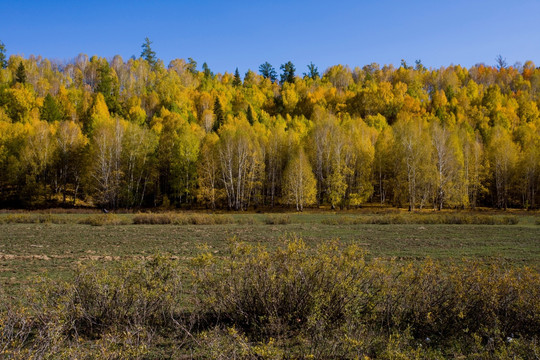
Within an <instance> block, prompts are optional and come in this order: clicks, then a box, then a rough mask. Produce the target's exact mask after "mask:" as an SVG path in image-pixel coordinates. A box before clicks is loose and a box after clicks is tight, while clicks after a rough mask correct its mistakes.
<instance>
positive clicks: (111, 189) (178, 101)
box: [0, 39, 540, 210]
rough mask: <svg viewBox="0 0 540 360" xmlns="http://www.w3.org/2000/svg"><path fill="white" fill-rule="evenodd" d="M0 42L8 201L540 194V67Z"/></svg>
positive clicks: (412, 199) (441, 203)
mask: <svg viewBox="0 0 540 360" xmlns="http://www.w3.org/2000/svg"><path fill="white" fill-rule="evenodd" d="M142 48H143V49H142V53H141V57H139V58H134V57H132V58H131V59H129V60H127V61H125V60H123V59H122V58H121V57H120V56H115V57H114V58H112V59H105V58H100V57H97V56H92V57H88V56H87V55H84V54H81V55H79V56H77V57H76V58H75V59H73V60H72V61H70V62H68V63H67V64H66V63H58V62H55V61H51V60H49V59H45V58H42V57H39V56H38V57H36V56H30V57H28V58H22V57H20V56H17V55H11V56H9V58H7V56H6V51H5V46H4V45H3V44H1V43H0V67H1V69H0V205H2V206H12V207H35V206H57V205H62V204H63V205H66V206H68V205H69V206H72V205H90V206H102V207H107V208H119V207H122V208H139V207H154V206H165V207H171V206H176V207H185V208H201V207H202V208H213V209H215V208H221V209H234V210H245V209H248V208H256V207H273V206H291V207H293V208H294V209H297V210H302V209H303V208H304V207H305V206H327V207H331V208H351V207H356V206H361V205H362V204H364V203H367V202H374V203H380V204H382V205H393V206H399V207H408V208H409V209H411V210H415V209H421V208H436V209H443V208H474V207H477V206H489V207H495V208H504V209H506V208H508V207H519V208H537V207H538V203H539V200H540V198H539V195H538V191H537V189H538V187H539V185H540V136H539V135H540V112H539V110H538V106H539V103H540V69H539V68H536V66H535V64H534V63H533V62H532V61H527V62H526V63H525V64H523V65H520V64H516V65H514V66H508V65H507V64H506V63H505V62H504V61H502V60H501V59H498V60H497V65H496V66H488V65H485V64H478V65H475V66H473V67H471V68H469V69H467V68H464V67H462V66H459V65H456V66H449V67H441V68H438V69H427V68H425V67H424V66H423V65H422V63H421V62H420V61H417V62H416V63H415V65H414V66H411V65H408V64H407V63H406V62H405V61H402V63H401V65H400V66H399V67H397V68H396V67H394V66H392V65H385V66H382V67H381V66H379V65H378V64H369V65H366V66H363V67H355V68H350V67H348V66H344V65H335V66H332V67H330V68H328V69H326V70H325V71H324V72H323V73H319V70H318V68H317V67H316V66H315V65H314V64H312V63H311V64H310V65H308V67H307V72H305V73H303V75H298V74H297V73H296V68H295V66H294V64H293V63H292V62H287V63H285V64H283V65H281V67H280V68H279V70H280V71H281V74H279V75H280V76H279V78H278V72H277V71H276V69H275V68H274V67H273V66H272V65H271V64H269V63H268V62H266V63H264V64H262V65H261V66H260V67H259V69H258V70H259V71H258V73H256V72H254V71H251V70H248V71H247V72H246V73H245V75H244V77H243V78H242V76H241V75H240V72H239V70H238V69H236V71H235V72H234V74H233V73H227V72H226V73H224V74H220V73H218V74H214V73H213V72H212V71H211V69H210V68H209V66H208V65H207V64H206V63H204V64H203V65H202V69H201V70H199V68H198V65H197V62H196V61H195V60H193V59H191V58H189V59H188V60H187V61H186V60H183V59H175V60H172V61H171V62H170V63H169V64H168V66H165V65H164V63H163V61H162V60H160V59H158V58H157V56H156V54H155V52H154V51H153V50H152V49H151V42H150V41H149V40H148V39H146V41H145V43H144V44H143V47H142Z"/></svg>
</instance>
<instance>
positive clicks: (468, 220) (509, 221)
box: [322, 213, 519, 225]
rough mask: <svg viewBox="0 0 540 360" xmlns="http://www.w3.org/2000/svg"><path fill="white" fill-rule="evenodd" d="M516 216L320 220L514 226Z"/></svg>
mask: <svg viewBox="0 0 540 360" xmlns="http://www.w3.org/2000/svg"><path fill="white" fill-rule="evenodd" d="M518 222H519V219H518V217H517V216H512V215H510V216H498V215H480V214H460V213H449V214H387V215H373V216H369V215H365V216H364V215H362V216H337V217H334V218H329V219H324V220H322V223H323V224H326V225H354V224H380V225H387V224H470V225H515V224H517V223H518Z"/></svg>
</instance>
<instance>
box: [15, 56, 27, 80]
mask: <svg viewBox="0 0 540 360" xmlns="http://www.w3.org/2000/svg"><path fill="white" fill-rule="evenodd" d="M15 82H17V83H21V84H25V83H26V68H25V67H24V64H23V62H22V61H21V62H19V66H17V71H16V72H15Z"/></svg>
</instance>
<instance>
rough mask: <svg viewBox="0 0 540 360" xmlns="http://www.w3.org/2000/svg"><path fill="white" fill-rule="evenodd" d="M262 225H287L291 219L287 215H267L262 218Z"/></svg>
mask: <svg viewBox="0 0 540 360" xmlns="http://www.w3.org/2000/svg"><path fill="white" fill-rule="evenodd" d="M264 223H265V224H267V225H288V224H290V223H291V218H290V217H289V215H287V214H274V215H268V216H266V217H265V218H264Z"/></svg>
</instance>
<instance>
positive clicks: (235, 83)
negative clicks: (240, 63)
mask: <svg viewBox="0 0 540 360" xmlns="http://www.w3.org/2000/svg"><path fill="white" fill-rule="evenodd" d="M232 84H233V86H234V87H238V86H242V78H241V77H240V72H239V71H238V68H236V71H235V72H234V80H233V82H232Z"/></svg>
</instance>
